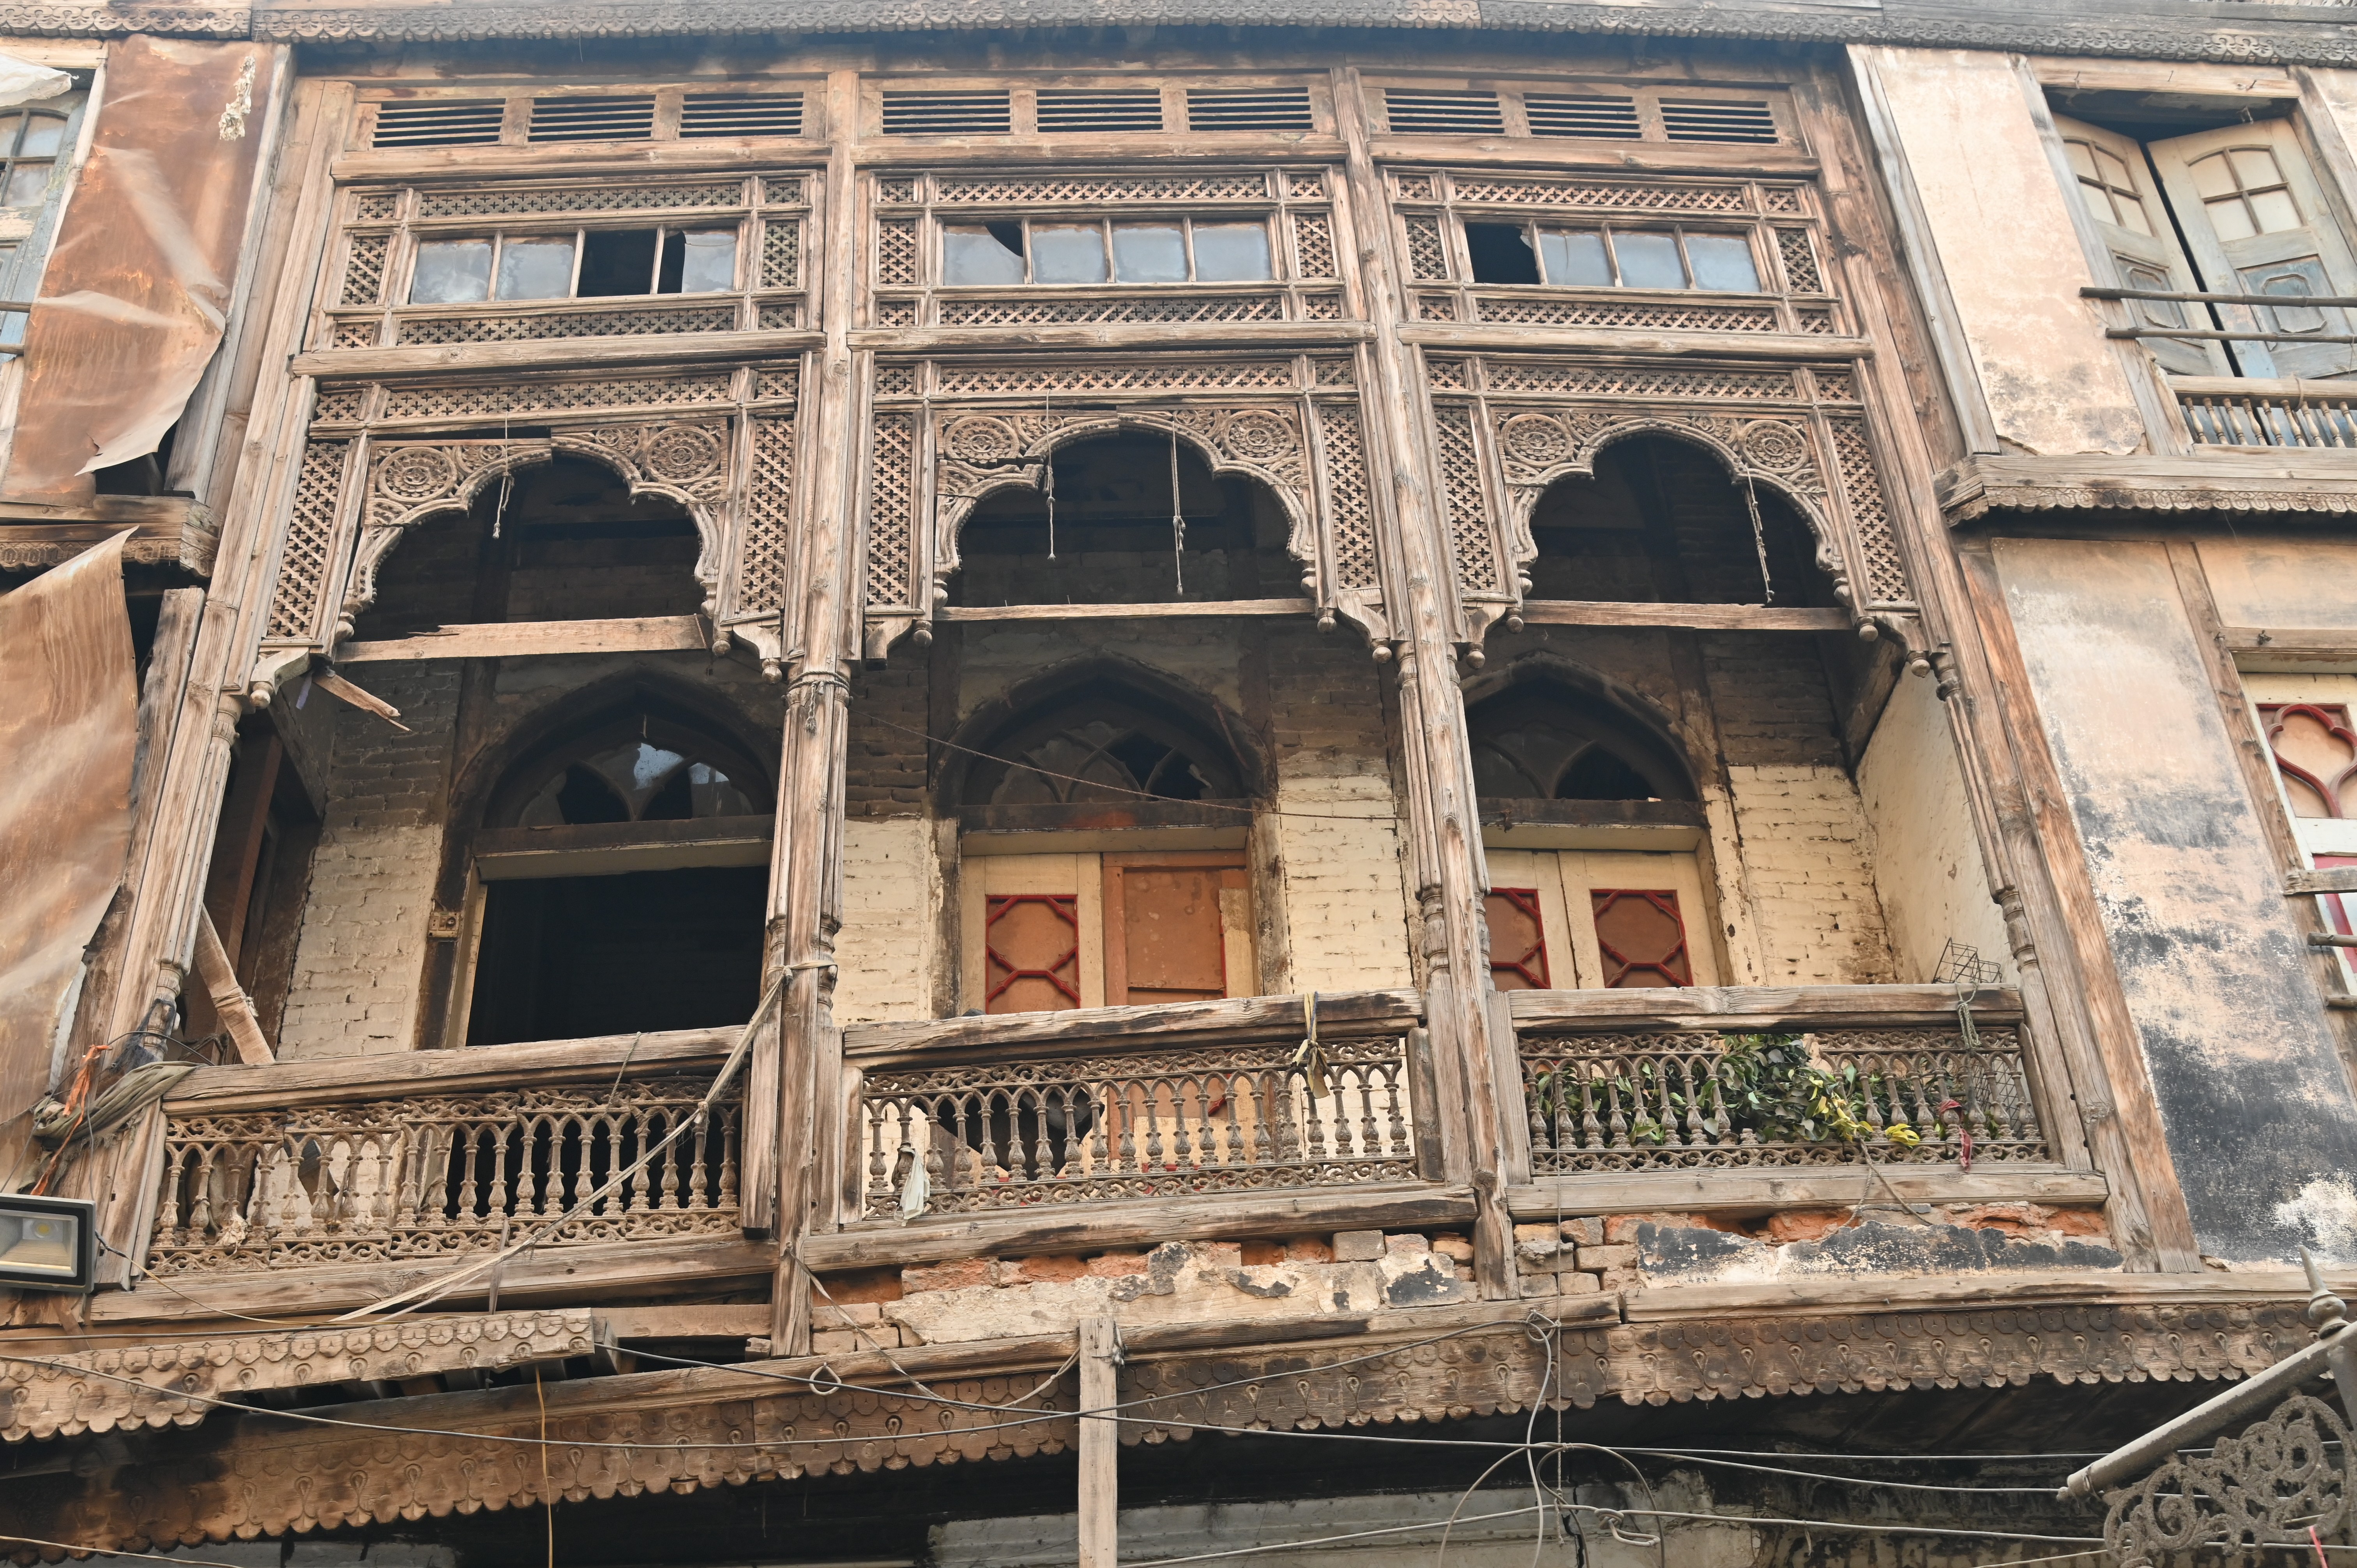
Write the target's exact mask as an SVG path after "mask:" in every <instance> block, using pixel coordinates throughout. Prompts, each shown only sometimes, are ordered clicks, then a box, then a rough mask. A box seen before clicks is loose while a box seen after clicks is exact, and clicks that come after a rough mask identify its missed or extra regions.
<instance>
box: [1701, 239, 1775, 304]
mask: <svg viewBox="0 0 2357 1568" xmlns="http://www.w3.org/2000/svg"><path fill="white" fill-rule="evenodd" d="M1686 260H1688V261H1689V262H1692V263H1694V281H1695V287H1696V288H1718V289H1726V290H1727V291H1729V292H1730V293H1742V294H1757V293H1758V292H1759V291H1760V269H1759V267H1758V266H1757V265H1756V264H1755V263H1753V262H1752V260H1751V242H1750V241H1749V240H1748V239H1746V238H1745V237H1744V236H1743V235H1740V234H1688V235H1687V236H1686Z"/></svg>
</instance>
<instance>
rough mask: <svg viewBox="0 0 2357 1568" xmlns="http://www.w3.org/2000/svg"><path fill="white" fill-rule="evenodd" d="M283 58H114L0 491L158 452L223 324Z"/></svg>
mask: <svg viewBox="0 0 2357 1568" xmlns="http://www.w3.org/2000/svg"><path fill="white" fill-rule="evenodd" d="M283 60H284V55H283V52H282V51H281V50H279V49H277V48H273V47H270V46H266V45H259V44H248V43H210V42H202V41H198V40H193V39H185V38H150V37H145V36H135V37H133V38H125V39H124V40H122V41H121V42H119V43H116V44H113V45H111V46H110V47H109V49H108V54H107V67H106V79H107V81H106V92H105V98H104V102H101V103H100V104H98V105H97V109H96V113H97V115H98V119H97V124H96V128H95V131H94V132H93V134H92V139H91V152H90V156H89V158H88V160H87V161H86V162H85V163H84V164H83V166H82V169H81V175H80V177H79V178H78V179H77V180H76V182H75V185H74V190H73V195H72V199H71V200H70V202H69V203H68V205H67V207H66V210H65V217H64V219H63V220H62V222H61V223H60V225H59V231H58V240H57V244H56V246H55V248H54V249H53V250H52V251H51V252H50V254H49V262H48V270H47V273H46V274H45V276H44V278H43V280H42V285H41V293H40V295H38V296H37V298H36V300H35V303H34V306H33V311H32V318H31V321H30V323H29V325H28V326H27V328H26V333H25V387H24V392H23V396H22V398H21V399H20V400H19V403H18V407H19V408H20V409H21V411H22V412H21V413H20V414H19V415H18V418H17V424H16V441H15V445H14V449H13V455H12V457H11V461H10V467H9V473H8V480H7V487H6V488H7V492H8V493H9V495H11V496H12V497H16V498H24V499H29V498H35V497H41V496H66V497H79V496H81V495H84V494H87V493H88V489H89V482H88V480H87V479H84V478H81V476H83V475H87V474H91V473H94V472H96V471H97V470H98V469H100V468H105V467H113V466H114V465H115V464H118V463H126V462H129V461H130V460H131V459H133V458H135V457H140V456H145V455H147V454H148V453H151V452H153V451H155V450H156V446H157V444H158V443H160V442H161V441H162V440H163V438H164V433H165V432H166V431H167V430H169V429H170V428H171V427H172V424H173V422H174V421H175V420H178V418H179V417H180V413H181V411H182V410H183V409H185V408H186V407H187V406H188V397H189V395H190V394H191V393H192V392H195V391H196V386H197V381H198V380H199V378H200V377H201V376H202V375H203V374H204V371H205V366H206V364H207V363H208V362H209V361H210V360H211V359H212V356H213V352H214V350H215V349H217V348H218V347H219V346H220V344H221V332H222V328H223V327H224V326H225V324H226V322H227V318H228V309H229V304H230V291H231V287H232V286H233V284H234V281H235V278H236V274H237V263H238V255H239V252H240V250H241V249H242V245H243V243H244V239H245V225H246V221H247V218H248V214H249V211H250V210H251V209H252V207H253V184H254V180H255V178H256V169H257V166H258V165H259V161H260V156H261V153H262V142H263V140H264V138H263V136H262V135H261V134H260V133H261V131H262V128H263V127H262V124H261V121H260V117H259V112H258V109H257V106H258V105H262V104H265V103H267V102H269V97H270V91H271V87H272V83H273V81H274V79H275V76H276V73H277V71H278V70H279V69H280V68H281V65H282V63H283Z"/></svg>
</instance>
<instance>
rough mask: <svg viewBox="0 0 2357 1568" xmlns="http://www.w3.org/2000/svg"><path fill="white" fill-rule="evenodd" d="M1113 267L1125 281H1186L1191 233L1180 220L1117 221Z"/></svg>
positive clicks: (1114, 231)
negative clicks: (1187, 233) (1185, 231)
mask: <svg viewBox="0 0 2357 1568" xmlns="http://www.w3.org/2000/svg"><path fill="white" fill-rule="evenodd" d="M1113 268H1114V275H1115V276H1116V277H1118V278H1120V279H1121V281H1122V282H1124V283H1185V282H1186V281H1187V237H1186V236H1185V235H1184V234H1182V233H1180V232H1179V225H1178V224H1176V223H1116V224H1114V226H1113Z"/></svg>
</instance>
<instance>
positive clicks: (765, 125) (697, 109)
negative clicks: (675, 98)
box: [679, 92, 802, 141]
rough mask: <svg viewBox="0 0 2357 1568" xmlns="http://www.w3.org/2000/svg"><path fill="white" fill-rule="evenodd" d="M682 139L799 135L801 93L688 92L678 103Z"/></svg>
mask: <svg viewBox="0 0 2357 1568" xmlns="http://www.w3.org/2000/svg"><path fill="white" fill-rule="evenodd" d="M679 134H680V137H681V139H682V140H688V141H692V140H698V139H702V138H705V137H709V136H799V135H801V134H802V94H801V93H799V92H766V93H749V94H748V93H710V94H704V95H697V94H694V93H691V94H690V95H689V96H688V97H687V99H686V100H685V101H684V102H682V103H681V104H680V109H679Z"/></svg>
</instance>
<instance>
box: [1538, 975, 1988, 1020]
mask: <svg viewBox="0 0 2357 1568" xmlns="http://www.w3.org/2000/svg"><path fill="white" fill-rule="evenodd" d="M1507 999H1508V1003H1509V1005H1511V1006H1512V1010H1513V1017H1514V1024H1515V1026H1516V1027H1517V1028H1519V1029H1522V1030H1524V1031H1528V1030H1533V1029H1546V1028H1566V1027H1570V1028H1585V1027H1590V1026H1593V1027H1595V1028H1598V1029H1690V1028H1699V1029H1725V1028H1753V1027H1759V1026H1762V1025H1764V1024H1767V1023H1770V1022H1773V1021H1779V1020H1790V1021H1791V1022H1792V1023H1793V1024H1795V1025H1800V1026H1809V1027H1818V1026H1830V1025H1833V1024H1835V1023H1846V1022H1852V1021H1855V1022H1857V1023H1860V1024H1866V1025H1874V1024H1902V1023H1921V1024H1937V1023H1939V1022H1941V1021H1943V1020H1945V1021H1948V1022H1950V1023H1953V1021H1954V1019H1955V1016H1956V993H1955V989H1954V987H1953V986H1946V985H1789V986H1786V985H1690V986H1681V987H1679V988H1678V989H1676V990H1674V991H1672V990H1655V989H1646V990H1630V991H1515V992H1510V993H1507ZM1973 1015H1974V1017H1975V1018H1977V1019H1980V1020H1981V1021H1983V1022H1985V1023H1993V1024H1995V1023H2007V1024H2009V1023H2014V1022H2016V1021H2018V1019H2019V1018H2020V1016H2021V995H2020V993H2018V992H2015V991H2007V990H2000V989H1995V988H1992V989H1988V990H1984V991H1975V992H1974V993H1973Z"/></svg>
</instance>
